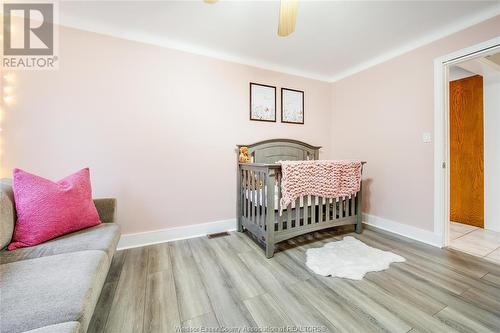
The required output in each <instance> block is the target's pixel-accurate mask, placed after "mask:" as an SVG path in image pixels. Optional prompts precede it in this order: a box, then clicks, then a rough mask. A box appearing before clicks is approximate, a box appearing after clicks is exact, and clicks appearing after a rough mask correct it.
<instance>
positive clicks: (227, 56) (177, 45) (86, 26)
mask: <svg viewBox="0 0 500 333" xmlns="http://www.w3.org/2000/svg"><path fill="white" fill-rule="evenodd" d="M498 15H500V3H499V4H498V5H497V6H494V7H493V8H490V9H489V10H487V11H483V12H481V13H479V14H477V15H474V16H472V17H468V18H466V19H464V20H461V21H458V22H456V23H455V24H453V25H450V26H448V27H446V28H444V29H441V30H439V31H437V32H435V33H433V34H430V35H428V36H426V37H424V38H421V39H418V40H415V41H413V42H411V43H408V44H406V45H404V46H402V47H399V48H396V49H394V50H392V51H390V52H387V53H385V54H382V55H380V56H378V57H375V58H373V59H371V60H370V61H366V62H363V63H361V64H358V65H355V66H352V67H349V68H347V69H345V70H344V71H342V72H340V73H338V74H335V75H329V74H326V73H325V74H321V73H316V72H311V71H305V70H300V69H296V68H291V67H288V66H282V65H280V64H275V63H272V62H266V61H262V60H259V59H254V58H250V57H243V56H239V55H235V54H231V53H227V52H221V51H218V50H214V49H209V48H204V47H200V46H198V45H194V44H190V43H185V42H182V41H176V40H170V39H167V38H158V37H154V36H148V35H145V34H141V33H133V32H130V31H124V30H120V29H116V28H114V27H110V26H105V25H102V24H96V23H89V22H85V21H83V20H81V19H80V18H77V17H74V16H70V15H67V14H66V15H65V19H64V22H62V23H61V26H65V27H68V28H73V29H77V30H82V31H88V32H93V33H98V34H101V35H106V36H111V37H115V38H120V39H125V40H130V41H135V42H139V43H145V44H150V45H155V46H160V47H164V48H168V49H174V50H178V51H183V52H187V53H192V54H196V55H201V56H206V57H210V58H214V59H219V60H223V61H228V62H232V63H237V64H241V65H246V66H251V67H256V68H260V69H265V70H270V71H274V72H279V73H284V74H289V75H294V76H299V77H303V78H307V79H312V80H317V81H323V82H329V83H333V82H336V81H339V80H342V79H344V78H346V77H348V76H351V75H354V74H356V73H359V72H362V71H364V70H366V69H368V68H370V67H373V66H376V65H379V64H381V63H384V62H386V61H389V60H391V59H394V58H396V57H398V56H400V55H403V54H405V53H408V52H410V51H412V50H415V49H417V48H419V47H422V46H425V45H427V44H430V43H432V42H435V41H437V40H439V39H441V38H444V37H446V36H449V35H451V34H453V33H456V32H459V31H461V30H464V29H466V28H468V27H471V26H473V25H476V24H478V23H480V22H483V21H486V20H488V19H490V18H493V17H495V16H498Z"/></svg>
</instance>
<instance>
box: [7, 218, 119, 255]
mask: <svg viewBox="0 0 500 333" xmlns="http://www.w3.org/2000/svg"><path fill="white" fill-rule="evenodd" d="M119 239H120V227H119V226H118V225H117V224H116V223H102V224H99V225H97V226H95V227H91V228H88V229H83V230H80V231H77V232H74V233H72V234H68V235H66V236H62V237H59V238H55V239H53V240H50V241H48V242H45V243H42V244H39V245H36V246H32V247H24V248H20V249H16V250H13V251H1V252H0V263H2V264H6V263H10V262H14V261H19V260H26V259H34V258H39V257H46V256H51V255H55V254H61V253H69V252H76V251H83V250H101V251H104V252H106V253H107V255H108V260H109V261H110V262H111V259H112V258H113V255H114V253H115V249H116V245H117V244H118V240H119Z"/></svg>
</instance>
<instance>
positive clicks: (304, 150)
mask: <svg viewBox="0 0 500 333" xmlns="http://www.w3.org/2000/svg"><path fill="white" fill-rule="evenodd" d="M240 147H248V152H249V154H250V157H251V159H252V162H253V163H275V162H277V161H280V160H283V161H285V160H288V161H297V160H317V159H319V149H320V148H321V147H319V146H312V145H310V144H307V143H305V142H301V141H298V140H292V139H271V140H265V141H261V142H256V143H253V144H251V145H238V150H239V148H240Z"/></svg>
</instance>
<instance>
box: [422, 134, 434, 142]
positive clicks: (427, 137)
mask: <svg viewBox="0 0 500 333" xmlns="http://www.w3.org/2000/svg"><path fill="white" fill-rule="evenodd" d="M422 142H423V143H431V142H432V135H431V133H430V132H424V133H422Z"/></svg>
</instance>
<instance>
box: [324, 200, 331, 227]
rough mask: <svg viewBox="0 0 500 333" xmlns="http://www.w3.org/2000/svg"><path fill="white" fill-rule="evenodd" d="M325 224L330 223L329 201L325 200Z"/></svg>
mask: <svg viewBox="0 0 500 333" xmlns="http://www.w3.org/2000/svg"><path fill="white" fill-rule="evenodd" d="M325 200H326V213H325V222H328V221H330V199H328V198H326V199H325Z"/></svg>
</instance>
